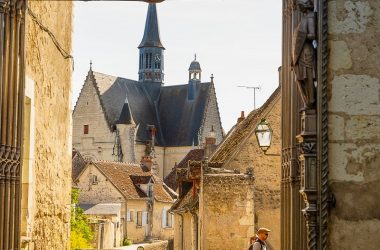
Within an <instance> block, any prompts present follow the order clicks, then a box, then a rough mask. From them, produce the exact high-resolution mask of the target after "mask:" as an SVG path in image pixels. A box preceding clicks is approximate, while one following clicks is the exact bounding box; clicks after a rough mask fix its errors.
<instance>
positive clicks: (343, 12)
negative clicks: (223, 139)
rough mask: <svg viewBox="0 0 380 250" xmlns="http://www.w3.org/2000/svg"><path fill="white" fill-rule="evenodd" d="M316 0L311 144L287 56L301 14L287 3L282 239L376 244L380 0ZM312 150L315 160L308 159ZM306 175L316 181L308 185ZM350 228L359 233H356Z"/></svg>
mask: <svg viewBox="0 0 380 250" xmlns="http://www.w3.org/2000/svg"><path fill="white" fill-rule="evenodd" d="M313 3H314V10H313V8H311V11H313V12H314V13H313V15H314V18H315V22H316V24H317V28H318V30H317V34H318V35H317V36H316V37H315V38H314V39H315V40H316V43H315V44H317V46H316V47H315V51H314V53H315V56H316V60H315V63H316V75H315V76H316V79H315V81H316V85H315V86H316V99H317V103H316V105H315V107H313V109H315V110H316V118H315V122H314V131H313V133H314V134H315V137H314V138H315V141H314V142H312V143H311V144H310V145H314V146H313V147H314V149H313V147H309V149H308V148H307V147H304V146H305V145H303V142H300V145H301V147H299V145H297V143H299V141H297V140H298V139H299V138H300V136H298V138H297V135H300V134H301V132H302V131H303V129H304V128H305V127H304V126H303V125H304V124H305V122H304V120H303V118H304V117H302V116H300V115H299V112H300V108H302V106H303V102H302V101H301V99H300V95H299V92H298V90H297V88H295V87H294V86H295V81H294V79H295V78H294V73H293V71H292V69H291V68H292V66H291V59H290V58H291V55H290V52H291V50H292V49H291V48H292V47H294V43H295V42H296V41H294V40H292V39H293V37H294V29H295V27H297V24H298V23H299V22H300V21H301V20H302V18H303V17H304V15H303V14H302V13H301V11H300V9H299V8H297V6H295V5H294V3H293V1H284V4H283V6H284V9H283V17H284V19H283V20H284V22H283V31H284V32H283V34H284V40H283V46H284V48H285V49H284V50H283V65H282V86H283V90H282V94H283V96H282V98H283V110H282V115H283V124H282V141H283V146H282V150H283V157H282V158H283V162H282V169H283V172H282V183H283V189H282V215H283V217H282V244H281V246H282V249H377V248H378V247H377V246H378V245H379V239H378V237H377V232H379V230H380V223H379V219H380V214H379V213H378V209H377V208H378V207H379V198H380V195H379V193H378V192H376V190H378V186H379V183H380V178H379V174H378V166H379V164H380V162H379V157H378V156H379V121H380V118H379V117H380V116H379V115H380V113H379V112H380V99H379V91H380V82H379V81H380V80H379V79H380V74H379V72H380V67H379V63H378V62H379V58H380V51H379V48H378V42H377V41H378V40H379V38H380V37H379V36H380V33H379V30H380V25H379V20H380V14H379V13H380V12H379V10H380V5H379V2H378V1H376V0H363V1H353V0H328V1H327V0H315V1H313ZM309 129H310V127H309ZM301 137H304V136H303V135H301ZM299 149H301V150H300V151H298V152H297V150H299ZM308 158H309V159H311V160H312V161H311V162H306V163H305V162H304V159H308ZM313 159H316V160H317V161H316V162H315V164H313ZM310 170H311V171H310ZM305 183H306V184H308V183H309V184H310V183H311V184H312V185H311V186H309V189H305ZM300 191H301V193H302V194H303V195H302V196H301V195H300ZM353 235H354V236H357V235H361V236H358V237H355V239H356V238H357V240H354V241H353V240H352V236H353Z"/></svg>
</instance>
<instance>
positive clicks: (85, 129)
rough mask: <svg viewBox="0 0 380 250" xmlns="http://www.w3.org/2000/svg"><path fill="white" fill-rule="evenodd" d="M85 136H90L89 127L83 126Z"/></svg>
mask: <svg viewBox="0 0 380 250" xmlns="http://www.w3.org/2000/svg"><path fill="white" fill-rule="evenodd" d="M83 134H85V135H87V134H88V125H84V126H83Z"/></svg>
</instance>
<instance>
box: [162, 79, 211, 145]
mask: <svg viewBox="0 0 380 250" xmlns="http://www.w3.org/2000/svg"><path fill="white" fill-rule="evenodd" d="M211 84H212V83H210V82H205V83H196V89H197V90H196V91H197V94H196V95H195V98H194V100H188V98H187V92H188V84H186V85H176V86H168V87H163V88H162V90H161V95H160V99H159V101H158V110H159V117H160V124H161V130H162V134H163V136H164V138H165V142H166V144H167V145H176V146H190V145H192V144H193V143H194V145H199V143H200V142H198V131H199V129H200V127H201V126H202V121H203V115H204V113H205V109H206V104H207V101H208V97H209V94H210V88H211Z"/></svg>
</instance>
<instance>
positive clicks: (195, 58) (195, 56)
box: [194, 53, 197, 61]
mask: <svg viewBox="0 0 380 250" xmlns="http://www.w3.org/2000/svg"><path fill="white" fill-rule="evenodd" d="M196 60H197V53H195V54H194V61H196Z"/></svg>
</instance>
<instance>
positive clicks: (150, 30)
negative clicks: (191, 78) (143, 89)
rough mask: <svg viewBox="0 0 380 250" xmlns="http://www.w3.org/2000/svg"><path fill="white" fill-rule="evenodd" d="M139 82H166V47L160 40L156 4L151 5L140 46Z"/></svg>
mask: <svg viewBox="0 0 380 250" xmlns="http://www.w3.org/2000/svg"><path fill="white" fill-rule="evenodd" d="M138 48H139V51H140V58H139V81H140V82H156V83H163V81H164V50H165V48H164V46H163V45H162V43H161V40H160V31H159V28H158V19H157V9H156V4H154V3H150V4H149V7H148V13H147V16H146V22H145V31H144V37H143V39H142V41H141V43H140V45H139V47H138Z"/></svg>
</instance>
